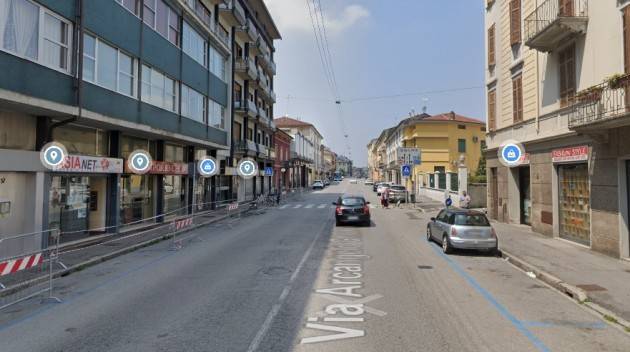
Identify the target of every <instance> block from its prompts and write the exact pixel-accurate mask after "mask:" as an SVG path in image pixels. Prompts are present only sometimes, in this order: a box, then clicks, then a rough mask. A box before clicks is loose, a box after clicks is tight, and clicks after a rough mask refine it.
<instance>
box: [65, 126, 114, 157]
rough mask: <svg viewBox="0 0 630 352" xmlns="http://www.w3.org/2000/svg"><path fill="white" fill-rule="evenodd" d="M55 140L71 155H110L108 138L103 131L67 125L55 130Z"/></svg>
mask: <svg viewBox="0 0 630 352" xmlns="http://www.w3.org/2000/svg"><path fill="white" fill-rule="evenodd" d="M53 139H54V140H55V141H56V142H59V143H61V144H63V145H64V146H65V147H66V149H67V150H68V153H70V154H80V155H95V156H107V155H108V149H109V148H108V147H109V143H108V137H107V133H106V132H105V131H102V130H97V129H94V128H88V127H79V126H68V125H66V126H61V127H57V128H55V129H54V130H53Z"/></svg>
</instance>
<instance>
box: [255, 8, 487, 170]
mask: <svg viewBox="0 0 630 352" xmlns="http://www.w3.org/2000/svg"><path fill="white" fill-rule="evenodd" d="M264 1H265V3H266V4H267V7H268V8H269V11H270V12H271V14H272V17H273V18H274V20H275V22H276V25H277V26H278V28H279V30H280V34H281V35H282V40H279V41H276V42H275V47H276V53H275V54H274V55H275V56H274V60H275V62H276V64H277V74H276V77H275V81H274V90H275V92H276V96H277V102H276V105H275V108H274V109H275V112H274V115H275V117H280V116H284V115H288V116H291V117H293V118H298V119H300V120H303V121H307V122H310V123H312V124H313V125H315V127H316V128H317V129H318V130H319V132H320V133H321V134H322V135H323V137H324V143H325V144H326V145H327V146H329V147H331V148H332V149H333V150H334V151H335V152H336V153H338V154H344V155H346V156H349V157H350V158H351V159H352V160H353V161H354V165H355V166H366V165H367V144H368V143H369V142H370V140H371V139H373V138H376V137H378V136H379V134H380V133H381V131H382V130H383V129H385V128H389V127H392V126H395V125H396V124H397V123H398V122H400V121H401V120H402V119H404V118H406V117H409V114H410V112H411V111H415V112H416V113H420V112H422V109H423V106H426V109H427V113H429V114H438V113H443V112H449V111H455V112H457V113H458V114H461V115H464V116H468V117H472V118H477V119H479V120H485V97H484V92H485V89H484V88H483V86H484V72H485V71H484V36H485V33H484V17H483V16H484V3H485V2H484V1H481V0H447V1H443V0H442V1H436V0H319V1H320V2H321V7H322V10H323V12H322V13H323V16H324V21H325V24H326V33H327V37H328V43H329V48H330V52H331V57H332V66H333V69H334V71H335V76H336V81H337V86H338V91H339V97H340V99H341V104H340V106H341V111H342V113H341V114H340V113H339V111H338V110H339V109H338V105H336V104H335V98H334V93H333V92H331V89H330V88H329V85H328V83H327V79H326V75H325V74H324V69H323V67H322V63H321V58H320V55H319V50H318V46H317V43H316V41H315V37H314V34H313V27H312V24H311V19H310V16H309V12H308V7H307V1H309V2H310V1H313V0H264ZM315 1H316V0H315ZM471 87H476V88H471ZM454 88H471V89H467V90H461V91H454V92H448V93H444V92H443V93H426V92H435V91H443V90H449V89H454ZM398 94H411V95H410V96H403V97H397V98H381V99H363V98H370V97H383V96H391V95H398ZM345 135H347V136H348V137H344V136H345Z"/></svg>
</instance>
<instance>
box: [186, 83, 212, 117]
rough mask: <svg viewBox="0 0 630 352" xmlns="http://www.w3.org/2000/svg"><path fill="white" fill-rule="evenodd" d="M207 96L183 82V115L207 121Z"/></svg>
mask: <svg viewBox="0 0 630 352" xmlns="http://www.w3.org/2000/svg"><path fill="white" fill-rule="evenodd" d="M205 115H206V97H205V96H204V95H203V94H201V93H199V92H197V91H196V90H194V89H192V88H190V87H188V86H187V85H185V84H182V116H184V117H188V118H189V119H193V120H195V121H199V122H202V123H203V122H205V121H204V116H205Z"/></svg>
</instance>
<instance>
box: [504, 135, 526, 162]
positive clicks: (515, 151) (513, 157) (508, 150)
mask: <svg viewBox="0 0 630 352" xmlns="http://www.w3.org/2000/svg"><path fill="white" fill-rule="evenodd" d="M498 152H499V160H500V161H501V163H502V164H504V165H505V166H508V167H514V166H518V165H520V164H521V162H522V161H523V160H524V158H523V157H524V156H525V148H524V147H523V146H522V145H521V144H520V143H518V142H516V141H506V142H504V143H503V144H502V145H501V147H500V148H499V151H498Z"/></svg>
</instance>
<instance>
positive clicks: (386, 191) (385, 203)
mask: <svg viewBox="0 0 630 352" xmlns="http://www.w3.org/2000/svg"><path fill="white" fill-rule="evenodd" d="M382 197H383V207H384V208H385V209H389V188H385V189H384V190H383V194H382Z"/></svg>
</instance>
